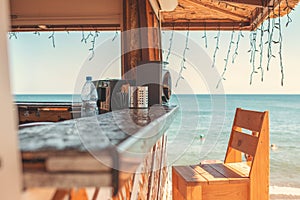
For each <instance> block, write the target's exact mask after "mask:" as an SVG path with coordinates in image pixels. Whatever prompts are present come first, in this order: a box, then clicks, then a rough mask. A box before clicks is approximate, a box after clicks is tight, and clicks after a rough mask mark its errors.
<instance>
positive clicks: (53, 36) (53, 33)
mask: <svg viewBox="0 0 300 200" xmlns="http://www.w3.org/2000/svg"><path fill="white" fill-rule="evenodd" d="M48 39H51V40H52V46H53V48H55V31H52V34H51V35H50V36H49V37H48Z"/></svg>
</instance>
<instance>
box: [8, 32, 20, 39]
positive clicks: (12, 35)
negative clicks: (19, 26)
mask: <svg viewBox="0 0 300 200" xmlns="http://www.w3.org/2000/svg"><path fill="white" fill-rule="evenodd" d="M8 35H9V39H13V38H15V39H18V36H17V33H16V32H9V33H8Z"/></svg>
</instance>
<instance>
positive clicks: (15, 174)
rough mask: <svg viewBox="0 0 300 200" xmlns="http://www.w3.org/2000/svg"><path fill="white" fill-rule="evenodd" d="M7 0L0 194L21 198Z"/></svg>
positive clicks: (0, 29)
mask: <svg viewBox="0 0 300 200" xmlns="http://www.w3.org/2000/svg"><path fill="white" fill-rule="evenodd" d="M9 16H10V14H9V1H8V0H1V1H0V102H1V103H0V110H1V115H0V138H1V139H0V177H1V179H0V198H1V199H20V198H21V167H20V161H21V159H20V155H19V150H18V137H17V123H16V121H17V116H16V115H15V112H14V108H13V97H12V92H11V87H10V80H9V77H10V75H9V59H8V48H7V46H8V45H7V40H8V38H7V32H8V28H9V26H10V25H9V24H10V23H9Z"/></svg>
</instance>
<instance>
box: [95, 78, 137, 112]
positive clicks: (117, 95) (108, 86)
mask: <svg viewBox="0 0 300 200" xmlns="http://www.w3.org/2000/svg"><path fill="white" fill-rule="evenodd" d="M93 83H94V85H95V86H96V89H97V92H98V102H97V106H98V110H99V113H100V114H101V113H106V112H109V111H112V110H119V109H123V108H128V99H129V97H128V89H129V86H130V85H134V84H135V82H134V81H132V80H120V79H107V80H96V81H93Z"/></svg>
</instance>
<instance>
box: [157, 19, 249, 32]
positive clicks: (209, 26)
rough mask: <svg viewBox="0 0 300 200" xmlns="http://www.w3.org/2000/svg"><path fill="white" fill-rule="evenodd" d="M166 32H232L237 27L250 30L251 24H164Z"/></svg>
mask: <svg viewBox="0 0 300 200" xmlns="http://www.w3.org/2000/svg"><path fill="white" fill-rule="evenodd" d="M162 27H163V29H164V30H173V29H175V30H187V29H188V28H189V29H190V30H213V31H216V30H219V29H220V30H232V27H236V28H237V29H241V30H250V29H251V27H250V22H232V21H222V22H220V21H216V22H207V21H202V22H165V23H163V24H162Z"/></svg>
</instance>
